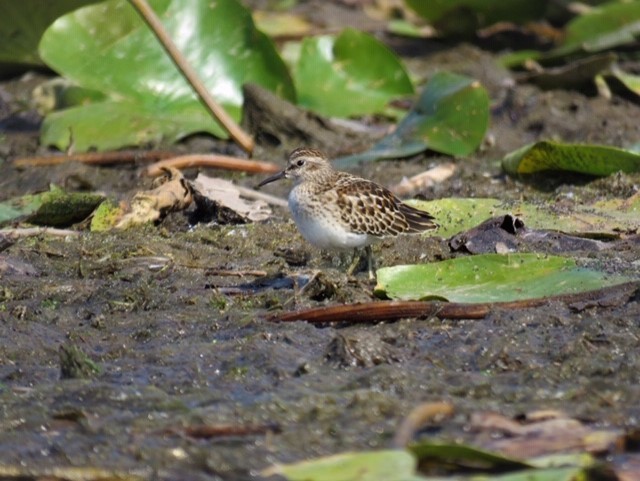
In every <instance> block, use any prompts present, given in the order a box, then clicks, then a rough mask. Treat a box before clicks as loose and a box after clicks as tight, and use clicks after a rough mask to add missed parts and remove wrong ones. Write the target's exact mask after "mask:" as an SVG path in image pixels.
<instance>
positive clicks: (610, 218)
mask: <svg viewBox="0 0 640 481" xmlns="http://www.w3.org/2000/svg"><path fill="white" fill-rule="evenodd" d="M407 203H408V204H410V205H412V206H414V207H416V208H418V209H422V210H426V211H427V212H429V213H431V214H432V215H433V216H434V217H435V218H436V222H437V223H438V224H439V226H440V227H439V228H438V230H436V231H430V232H428V233H425V234H424V235H427V236H429V235H437V236H439V237H444V238H448V237H451V236H453V235H455V234H458V233H460V232H464V231H466V230H469V229H471V228H472V227H475V226H477V225H478V224H481V223H482V222H484V221H485V220H487V219H489V218H491V217H496V216H499V215H504V214H513V215H515V216H517V217H519V218H521V219H522V220H523V221H524V223H525V225H526V226H527V227H528V228H530V229H548V230H558V226H562V231H563V232H565V233H567V234H597V235H598V236H607V235H609V236H617V235H619V233H620V232H625V231H633V230H635V229H637V228H638V219H639V218H640V198H637V199H635V201H634V200H633V199H632V200H631V201H627V200H625V199H612V200H603V201H598V202H596V203H594V204H586V205H585V204H580V205H576V206H575V207H574V208H573V209H571V210H567V209H566V208H565V209H563V210H562V211H558V210H557V209H556V208H555V206H554V204H549V205H545V204H535V205H534V204H529V203H526V202H511V203H508V202H504V201H501V200H499V199H491V198H473V199H466V198H447V199H437V200H430V201H420V200H410V201H407Z"/></svg>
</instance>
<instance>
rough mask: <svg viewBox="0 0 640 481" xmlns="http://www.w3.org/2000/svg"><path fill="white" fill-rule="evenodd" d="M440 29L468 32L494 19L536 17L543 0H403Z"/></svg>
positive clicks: (505, 19)
mask: <svg viewBox="0 0 640 481" xmlns="http://www.w3.org/2000/svg"><path fill="white" fill-rule="evenodd" d="M405 1H406V3H407V5H409V6H410V7H411V8H412V9H413V10H415V11H416V12H417V13H418V14H419V15H421V16H422V17H424V18H426V19H427V20H429V21H430V22H431V23H432V24H434V25H435V26H436V28H438V29H439V30H440V31H441V32H442V33H445V34H453V35H468V34H471V33H474V32H475V31H476V29H478V28H482V27H486V26H488V25H491V24H493V23H496V22H501V21H510V22H519V23H520V22H526V21H529V20H533V19H535V18H539V17H540V16H541V15H542V14H543V13H544V12H545V10H546V7H547V3H548V2H547V1H546V0H536V1H531V0H509V1H505V0H428V1H427V0H405Z"/></svg>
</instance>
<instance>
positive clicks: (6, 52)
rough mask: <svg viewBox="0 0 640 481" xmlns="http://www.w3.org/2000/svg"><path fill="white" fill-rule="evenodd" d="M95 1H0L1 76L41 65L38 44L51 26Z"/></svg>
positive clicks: (95, 0)
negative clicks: (22, 67)
mask: <svg viewBox="0 0 640 481" xmlns="http://www.w3.org/2000/svg"><path fill="white" fill-rule="evenodd" d="M97 1H98V0H56V1H54V2H43V1H42V0H22V1H19V2H18V1H16V0H0V12H2V15H1V16H0V67H1V69H0V70H1V71H2V72H3V74H6V73H8V70H9V71H13V70H16V69H17V67H18V66H19V65H22V66H24V67H29V66H34V65H42V60H41V59H40V56H39V55H38V43H39V42H40V37H42V33H43V32H44V31H45V30H46V29H47V27H48V26H49V25H51V23H52V22H53V21H54V20H55V19H56V18H58V17H59V16H60V15H63V14H65V13H67V12H70V11H72V10H75V9H76V8H80V7H83V6H85V5H88V4H90V3H96V2H97Z"/></svg>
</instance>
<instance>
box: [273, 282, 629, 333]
mask: <svg viewBox="0 0 640 481" xmlns="http://www.w3.org/2000/svg"><path fill="white" fill-rule="evenodd" d="M638 288H640V282H639V281H632V282H626V283H623V284H618V285H617V286H612V287H605V288H603V289H598V290H595V291H588V292H582V293H579V294H567V295H560V296H550V297H542V298H536V299H524V300H521V301H512V302H486V303H477V304H467V303H459V302H423V301H379V302H363V303H358V304H348V305H337V306H329V307H320V308H314V309H307V310H303V311H297V312H287V313H285V314H279V315H274V316H271V317H269V318H268V319H267V320H269V321H272V322H292V321H307V322H310V323H312V324H314V323H316V324H322V323H327V322H342V323H349V324H355V323H372V322H382V321H397V320H400V319H405V318H409V317H416V318H429V317H436V318H438V319H483V318H485V317H486V316H487V315H488V314H489V313H490V312H491V311H493V310H495V309H500V308H502V309H526V308H531V307H539V306H542V305H545V304H548V303H550V302H562V303H565V304H571V303H575V302H597V301H598V300H602V299H607V298H611V297H613V296H615V295H620V294H625V293H626V291H631V290H632V289H634V290H635V289H638Z"/></svg>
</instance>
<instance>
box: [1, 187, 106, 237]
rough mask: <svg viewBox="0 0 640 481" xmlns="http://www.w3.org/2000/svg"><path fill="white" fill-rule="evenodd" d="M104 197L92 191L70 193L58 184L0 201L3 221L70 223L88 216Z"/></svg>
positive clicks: (41, 223) (59, 225) (61, 224)
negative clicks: (33, 192) (44, 189)
mask: <svg viewBox="0 0 640 481" xmlns="http://www.w3.org/2000/svg"><path fill="white" fill-rule="evenodd" d="M103 200H104V196H102V195H99V194H89V193H67V192H65V191H64V190H62V189H60V188H58V187H53V186H52V187H51V190H49V191H47V192H42V193H39V194H33V195H24V196H22V197H17V198H14V199H9V200H6V201H4V202H0V225H3V224H6V223H8V222H15V221H24V222H27V223H29V224H36V225H45V226H51V227H66V226H70V225H72V224H74V223H76V222H80V221H81V220H84V219H85V218H87V217H88V216H89V215H90V214H91V213H92V212H93V210H94V209H95V208H96V207H97V206H98V205H99V204H100V203H101V202H102V201H103Z"/></svg>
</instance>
